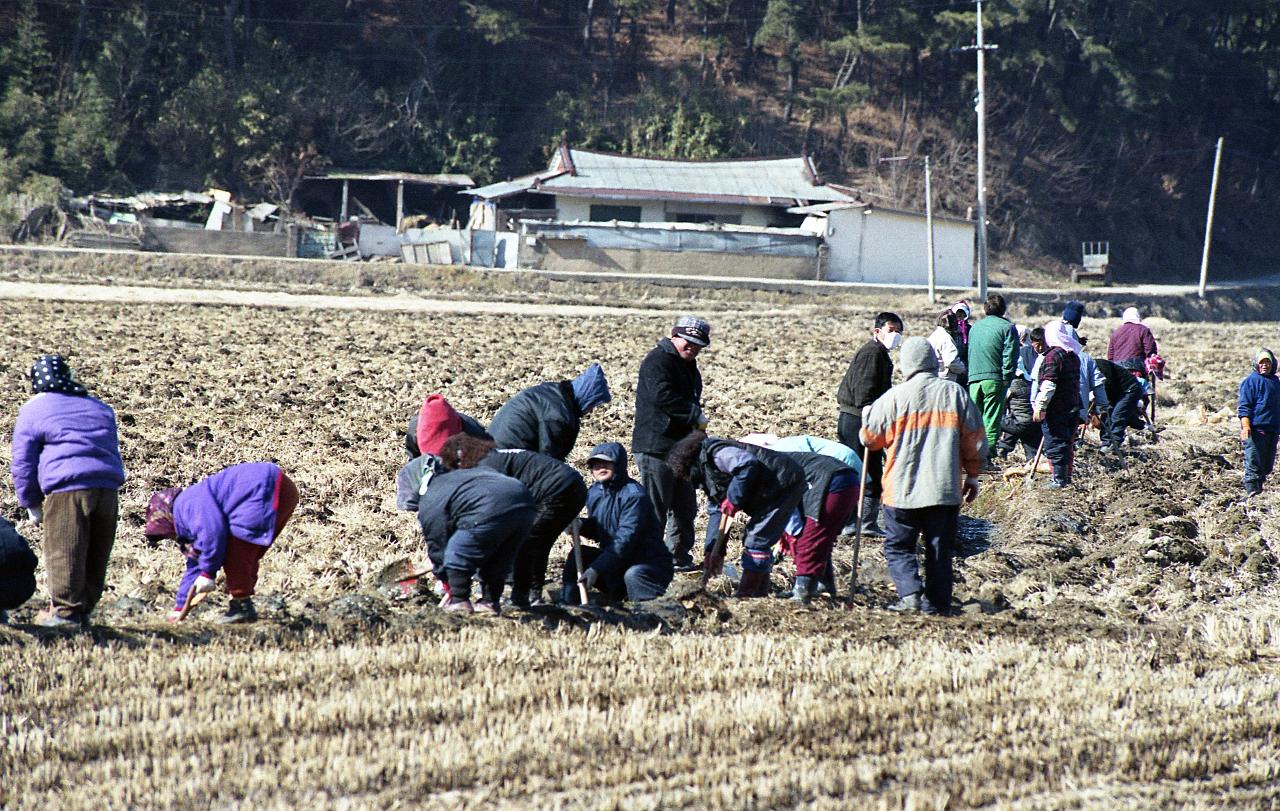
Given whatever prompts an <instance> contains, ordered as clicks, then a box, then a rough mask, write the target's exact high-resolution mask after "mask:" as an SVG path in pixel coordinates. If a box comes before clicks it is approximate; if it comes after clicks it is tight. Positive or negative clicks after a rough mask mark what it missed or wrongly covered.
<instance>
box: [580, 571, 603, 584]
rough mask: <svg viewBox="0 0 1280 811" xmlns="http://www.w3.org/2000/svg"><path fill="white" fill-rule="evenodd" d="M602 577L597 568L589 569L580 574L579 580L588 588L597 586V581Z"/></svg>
mask: <svg viewBox="0 0 1280 811" xmlns="http://www.w3.org/2000/svg"><path fill="white" fill-rule="evenodd" d="M599 579H600V574H599V573H598V572H597V571H596V570H595V569H587V570H586V571H585V572H583V573H582V574H580V575H578V582H579V583H581V584H583V585H584V586H586V587H587V588H589V589H590V588H595V585H596V581H597V580H599Z"/></svg>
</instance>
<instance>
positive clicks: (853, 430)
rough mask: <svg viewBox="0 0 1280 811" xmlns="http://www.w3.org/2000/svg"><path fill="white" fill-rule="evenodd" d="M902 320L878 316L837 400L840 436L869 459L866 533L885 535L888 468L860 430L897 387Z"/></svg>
mask: <svg viewBox="0 0 1280 811" xmlns="http://www.w3.org/2000/svg"><path fill="white" fill-rule="evenodd" d="M902 330H903V324H902V319H901V318H899V317H898V316H897V315H896V314H895V313H889V312H884V313H880V314H879V315H877V316H876V320H875V328H874V329H872V330H871V340H869V341H867V342H866V343H865V344H863V345H862V346H861V347H859V349H858V351H857V353H855V354H854V356H853V361H852V362H850V364H849V369H848V370H847V371H846V372H845V373H844V378H843V379H842V380H841V381H840V389H839V391H838V392H837V393H836V402H837V403H838V404H839V406H840V423H839V426H838V427H837V435H838V437H839V439H840V442H841V444H844V445H847V446H849V447H850V448H853V450H854V453H856V454H858V456H860V457H863V456H865V458H866V461H867V491H866V492H865V493H863V494H862V498H863V500H864V502H865V503H864V504H863V505H862V534H864V535H874V536H883V535H884V531H883V530H881V529H880V525H879V523H878V521H877V516H879V514H880V476H881V472H882V471H883V469H884V454H883V453H877V452H872V453H867V452H866V449H865V448H863V447H862V440H861V439H860V438H859V437H858V432H859V430H860V429H861V428H862V420H863V419H864V415H865V414H866V413H867V411H868V409H869V408H870V407H871V404H872V403H874V402H875V401H876V398H878V397H880V395H882V394H884V393H885V392H886V391H888V390H889V389H890V388H891V387H892V386H893V360H892V358H890V357H889V352H890V351H891V350H893V349H896V348H897V347H898V344H899V343H900V342H901V341H902Z"/></svg>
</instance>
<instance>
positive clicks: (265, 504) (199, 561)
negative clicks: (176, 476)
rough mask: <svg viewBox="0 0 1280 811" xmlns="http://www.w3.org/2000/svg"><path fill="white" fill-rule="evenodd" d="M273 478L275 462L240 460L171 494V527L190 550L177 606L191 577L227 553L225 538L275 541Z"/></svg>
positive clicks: (207, 571)
mask: <svg viewBox="0 0 1280 811" xmlns="http://www.w3.org/2000/svg"><path fill="white" fill-rule="evenodd" d="M279 478H280V468H279V467H277V466H276V465H273V464H271V463H270V462H246V463H244V464H242V465H233V466H231V467H229V468H226V469H225V470H221V471H219V472H217V473H215V474H213V475H212V476H210V477H209V478H207V479H203V480H201V481H199V482H196V483H195V484H193V485H191V486H190V487H188V488H186V489H185V490H183V491H182V492H181V493H179V494H178V497H177V498H176V499H174V501H173V525H174V528H175V529H177V530H178V538H179V539H180V540H183V541H186V542H187V543H190V544H191V548H192V549H193V550H194V556H193V557H190V558H187V570H186V572H184V573H183V575H182V581H181V582H180V583H179V584H178V599H177V607H178V608H181V607H182V605H183V603H185V602H186V598H187V594H188V593H189V592H190V591H191V584H192V583H194V582H195V580H196V578H197V577H199V576H200V575H201V574H203V575H204V576H205V577H208V578H210V579H213V578H214V577H215V576H216V575H217V573H218V570H219V569H221V568H222V562H223V560H224V559H225V558H226V556H227V541H228V539H230V538H239V539H240V540H242V541H246V542H248V543H252V544H257V545H258V546H271V544H272V542H273V541H275V536H276V482H277V481H278V480H279Z"/></svg>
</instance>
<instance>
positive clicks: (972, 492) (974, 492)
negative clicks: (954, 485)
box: [961, 476, 978, 504]
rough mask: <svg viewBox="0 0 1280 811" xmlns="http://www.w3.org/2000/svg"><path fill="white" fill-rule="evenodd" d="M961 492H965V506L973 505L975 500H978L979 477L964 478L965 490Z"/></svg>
mask: <svg viewBox="0 0 1280 811" xmlns="http://www.w3.org/2000/svg"><path fill="white" fill-rule="evenodd" d="M961 492H963V494H964V503H965V504H971V503H973V500H974V499H976V498H977V497H978V477H977V476H965V477H964V489H963V490H962V491H961Z"/></svg>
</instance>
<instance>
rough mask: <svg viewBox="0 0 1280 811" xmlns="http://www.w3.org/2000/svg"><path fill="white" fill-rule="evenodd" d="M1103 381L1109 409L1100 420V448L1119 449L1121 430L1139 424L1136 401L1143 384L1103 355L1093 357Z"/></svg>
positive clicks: (1140, 419) (1122, 438) (1140, 398)
mask: <svg viewBox="0 0 1280 811" xmlns="http://www.w3.org/2000/svg"><path fill="white" fill-rule="evenodd" d="M1094 362H1095V363H1096V364H1097V365H1098V372H1100V373H1101V374H1102V379H1103V380H1104V381H1106V383H1105V385H1106V389H1107V400H1108V402H1110V403H1111V410H1110V411H1109V412H1107V414H1106V415H1105V416H1104V418H1103V420H1102V450H1103V451H1107V452H1117V453H1118V452H1119V451H1120V449H1121V448H1123V447H1124V432H1125V429H1126V428H1129V427H1139V428H1140V427H1142V425H1143V422H1142V415H1141V413H1140V412H1139V410H1138V404H1139V403H1140V402H1141V401H1142V393H1143V392H1142V384H1141V383H1139V382H1138V380H1137V378H1135V377H1134V376H1133V375H1131V374H1129V372H1128V370H1126V369H1122V368H1121V367H1120V366H1119V365H1118V364H1115V363H1112V362H1111V361H1109V360H1107V359H1106V358H1098V359H1097V360H1095V361H1094Z"/></svg>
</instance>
